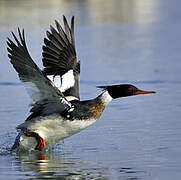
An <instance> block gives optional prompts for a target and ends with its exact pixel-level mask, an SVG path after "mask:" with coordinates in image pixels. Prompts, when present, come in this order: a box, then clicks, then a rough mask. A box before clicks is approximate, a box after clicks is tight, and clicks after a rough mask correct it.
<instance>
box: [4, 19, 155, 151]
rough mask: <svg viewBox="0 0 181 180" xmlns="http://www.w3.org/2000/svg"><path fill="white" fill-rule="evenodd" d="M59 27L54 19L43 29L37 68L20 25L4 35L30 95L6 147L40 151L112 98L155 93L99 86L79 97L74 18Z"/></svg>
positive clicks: (82, 123)
mask: <svg viewBox="0 0 181 180" xmlns="http://www.w3.org/2000/svg"><path fill="white" fill-rule="evenodd" d="M63 24H64V28H63V26H61V25H60V23H59V22H58V21H57V20H55V27H53V26H51V25H50V30H49V31H46V37H45V38H44V44H43V46H42V63H43V66H44V69H43V70H41V69H40V68H39V67H38V66H37V65H36V63H35V61H34V60H33V59H32V57H31V55H30V53H29V51H28V48H27V45H26V40H25V33H24V29H22V30H20V28H18V36H19V37H18V36H17V35H15V33H14V32H11V33H12V36H13V39H10V38H7V51H8V57H9V59H10V62H11V64H12V65H13V67H14V69H15V70H16V72H17V73H18V76H19V79H20V80H21V82H22V83H23V84H24V85H25V87H26V89H27V92H28V94H29V95H30V98H31V104H30V106H31V109H30V115H29V116H28V117H27V118H26V120H25V121H24V122H23V123H22V124H20V125H18V126H17V127H16V129H17V132H18V135H17V137H16V138H15V142H14V144H13V145H12V148H11V151H16V150H22V149H23V150H28V151H30V150H35V151H44V150H45V149H47V148H48V147H53V146H54V145H56V144H57V143H59V142H61V141H63V140H64V139H65V138H68V137H70V136H72V135H74V134H76V133H78V132H80V131H82V130H83V129H85V128H87V127H89V126H90V125H92V124H93V123H95V122H96V121H97V120H98V119H99V118H100V116H101V114H102V112H103V111H104V109H105V107H106V106H107V105H108V104H109V103H110V102H111V101H112V100H113V99H116V98H121V97H128V96H133V95H141V94H152V93H155V91H144V90H140V89H138V88H137V87H136V86H134V85H131V84H114V85H101V86H97V88H100V89H101V90H102V91H101V94H100V95H98V96H97V97H95V98H93V99H89V100H80V95H79V81H80V60H78V58H77V55H76V49H75V36H74V16H72V18H71V22H70V24H69V23H68V21H67V19H66V17H65V16H63Z"/></svg>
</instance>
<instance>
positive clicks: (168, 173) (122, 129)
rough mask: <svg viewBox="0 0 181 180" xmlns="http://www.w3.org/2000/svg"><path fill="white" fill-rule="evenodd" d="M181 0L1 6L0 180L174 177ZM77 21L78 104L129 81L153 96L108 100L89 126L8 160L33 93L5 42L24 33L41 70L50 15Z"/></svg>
mask: <svg viewBox="0 0 181 180" xmlns="http://www.w3.org/2000/svg"><path fill="white" fill-rule="evenodd" d="M180 6H181V3H180V1H179V0H175V1H169V0H157V1H156V0H147V1H144V0H135V1H132V0H127V1H124V0H112V1H109V0H92V1H89V0H85V1H80V0H76V1H63V0H61V1H58V0H55V1H48V0H45V1H17V0H16V1H10V0H8V1H0V47H1V48H0V95H1V96H0V102H1V103H0V123H1V126H0V179H7V180H8V179H13V180H14V179H68V180H69V179H104V180H107V179H109V180H112V179H113V180H114V179H121V180H140V179H141V180H142V179H149V180H160V179H161V180H170V179H174V180H180V178H181V166H180V164H181V119H180V117H181V110H180V109H181V102H180V99H181V79H180V77H181V70H180V69H181V60H180V57H181V51H180V49H181V33H180V32H181V12H180ZM63 14H64V15H66V16H67V17H69V18H70V17H71V15H75V21H76V29H75V30H76V48H77V54H78V58H79V59H80V60H81V98H82V99H89V98H92V97H94V96H96V95H98V94H99V93H100V90H98V89H96V88H95V87H96V86H97V85H104V84H116V83H131V84H134V85H136V86H137V87H139V88H141V89H145V90H155V91H157V93H156V94H153V95H145V96H135V97H128V98H122V99H117V100H114V101H113V102H111V103H110V104H109V105H108V107H107V108H106V110H105V112H104V113H103V115H102V117H101V118H100V120H99V121H97V122H96V123H95V124H94V125H93V126H91V127H89V128H88V129H86V130H84V131H82V132H81V133H79V134H77V135H74V136H72V137H70V138H68V139H66V140H65V141H64V142H63V143H62V144H59V145H57V146H55V147H53V148H52V149H51V150H50V151H48V152H44V153H43V152H42V153H20V154H10V153H9V151H8V148H9V147H10V146H11V145H12V144H13V142H14V139H15V136H16V130H15V127H16V126H17V125H18V124H20V123H22V122H23V121H24V119H26V117H27V116H28V114H29V112H28V111H29V108H28V103H29V102H30V100H29V97H28V95H27V93H26V91H25V89H24V87H23V86H22V84H21V83H20V81H19V79H18V77H17V74H16V72H15V71H14V69H13V67H12V66H11V64H10V63H9V59H8V58H7V51H6V37H10V36H11V35H10V31H12V30H13V31H16V29H17V27H20V28H24V29H25V33H26V38H27V44H28V49H29V51H30V53H31V55H32V57H33V59H34V60H35V61H36V63H37V64H38V65H39V66H40V67H41V68H42V64H41V46H42V44H43V38H44V37H45V31H46V30H48V28H49V24H52V25H53V24H54V19H59V20H60V21H61V20H62V15H63Z"/></svg>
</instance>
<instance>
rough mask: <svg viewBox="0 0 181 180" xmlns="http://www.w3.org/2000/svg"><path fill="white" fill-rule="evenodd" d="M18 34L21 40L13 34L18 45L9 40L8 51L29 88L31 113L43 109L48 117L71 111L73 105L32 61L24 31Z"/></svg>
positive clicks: (43, 113)
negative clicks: (66, 110) (52, 114)
mask: <svg viewBox="0 0 181 180" xmlns="http://www.w3.org/2000/svg"><path fill="white" fill-rule="evenodd" d="M18 34H19V39H20V40H18V39H17V37H16V36H15V34H14V33H13V32H12V35H13V37H14V40H15V42H16V44H15V43H14V42H13V41H12V40H11V39H9V38H8V41H7V44H8V48H7V50H8V52H9V54H8V56H9V58H10V62H11V63H12V65H13V67H14V68H15V70H16V71H17V72H18V75H19V78H20V80H21V81H22V82H23V83H24V84H25V85H26V86H27V87H28V89H27V90H28V92H29V94H30V97H31V98H32V103H31V106H32V109H31V110H30V111H31V112H32V113H35V114H36V113H37V111H40V109H41V115H48V114H51V113H54V112H63V111H64V110H65V109H70V108H71V104H70V103H69V102H68V101H67V100H66V99H65V98H64V95H63V94H62V93H61V92H60V91H59V90H58V89H57V88H56V87H53V86H52V83H51V81H50V80H49V79H48V78H47V77H46V76H45V75H44V74H43V73H42V71H41V70H40V69H39V68H38V66H37V65H36V64H35V63H34V61H33V60H32V58H31V56H30V54H29V52H28V49H27V47H26V41H25V36H24V30H23V31H22V33H21V31H20V29H19V28H18ZM53 59H55V58H53ZM30 116H32V115H30Z"/></svg>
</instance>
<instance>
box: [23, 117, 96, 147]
mask: <svg viewBox="0 0 181 180" xmlns="http://www.w3.org/2000/svg"><path fill="white" fill-rule="evenodd" d="M95 121H96V120H95V119H90V120H73V121H71V120H63V119H61V117H60V116H59V115H53V116H51V115H50V116H47V117H44V118H42V119H41V120H37V121H34V122H31V121H30V122H29V121H27V122H25V123H24V126H25V127H27V126H28V129H29V130H32V131H34V132H36V133H38V134H39V135H40V136H41V137H42V138H43V139H45V142H46V147H47V146H53V145H55V144H56V143H58V142H60V141H61V140H63V139H65V138H67V137H69V136H72V135H73V134H76V133H78V132H80V131H81V130H83V129H85V128H87V127H88V126H90V125H91V124H93V123H94V122H95ZM52 122H53V123H52ZM23 138H24V139H23ZM28 139H29V137H26V136H24V135H23V136H22V142H23V143H24V145H23V144H22V145H23V146H26V147H32V148H34V147H35V144H36V143H35V142H34V141H33V140H32V139H30V141H29V142H28Z"/></svg>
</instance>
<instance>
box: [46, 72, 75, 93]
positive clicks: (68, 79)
mask: <svg viewBox="0 0 181 180" xmlns="http://www.w3.org/2000/svg"><path fill="white" fill-rule="evenodd" d="M47 77H48V78H49V79H50V80H51V81H52V82H53V84H54V85H55V86H56V87H57V88H58V89H59V90H60V91H61V92H65V91H66V90H67V89H69V88H71V87H73V86H74V84H75V79H74V73H73V70H69V71H67V72H66V73H65V74H64V75H63V76H62V77H60V76H59V75H57V76H54V75H50V76H47Z"/></svg>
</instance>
